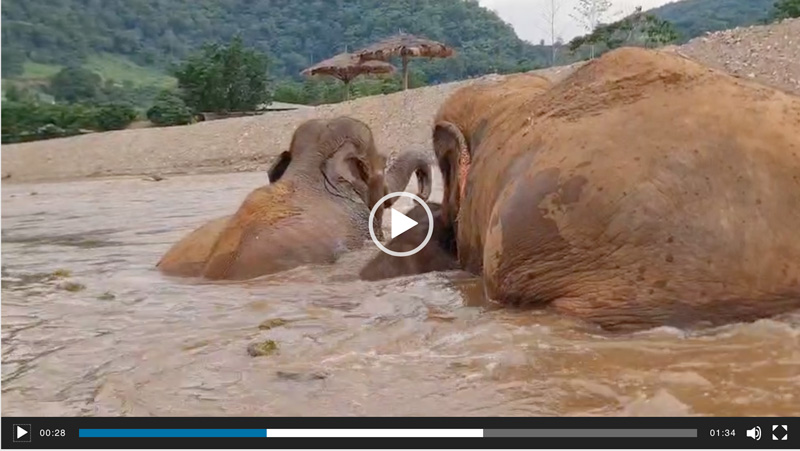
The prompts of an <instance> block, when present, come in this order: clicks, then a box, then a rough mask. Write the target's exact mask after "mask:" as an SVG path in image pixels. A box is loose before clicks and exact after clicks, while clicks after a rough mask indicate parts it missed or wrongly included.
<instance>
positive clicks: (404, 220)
mask: <svg viewBox="0 0 800 451" xmlns="http://www.w3.org/2000/svg"><path fill="white" fill-rule="evenodd" d="M395 197H408V198H409V199H412V200H413V201H414V202H416V203H418V204H420V205H422V208H424V209H425V213H426V214H427V215H428V224H429V226H428V234H427V235H426V236H425V240H423V241H422V243H420V245H419V246H417V247H415V248H414V249H411V250H410V251H406V252H396V251H393V250H390V249H387V248H386V246H384V245H383V243H381V242H380V241H379V240H378V238H377V237H376V236H375V230H374V229H373V226H372V223H373V221H374V219H375V213H377V211H378V209H379V208H382V206H383V203H384V202H386V201H387V200H389V199H392V198H395ZM391 210H392V212H391V216H390V219H391V229H392V232H391V237H392V239H394V238H396V237H398V236H399V235H401V234H403V233H404V232H407V231H409V230H411V229H413V228H414V227H415V226H416V225H417V224H419V223H418V222H417V221H415V220H413V219H411V218H409V217H408V216H406V215H404V214H403V213H400V212H399V211H397V210H395V209H394V208H391ZM432 225H433V214H432V213H431V209H430V208H429V207H428V204H426V203H425V201H423V200H422V199H420V198H419V197H418V196H416V195H415V194H411V193H407V192H405V191H399V192H396V193H389V194H387V195H385V196H383V197H382V198H381V200H379V201H378V202H377V203H376V204H375V206H374V207H372V211H371V212H370V213H369V234H370V236H371V237H372V241H374V242H375V245H376V246H378V249H380V250H382V251H383V252H386V253H387V254H389V255H392V256H394V257H408V256H411V255H414V254H416V253H417V252H419V251H421V250H422V249H423V248H424V247H425V245H426V244H428V241H430V240H431V236H433V226H432Z"/></svg>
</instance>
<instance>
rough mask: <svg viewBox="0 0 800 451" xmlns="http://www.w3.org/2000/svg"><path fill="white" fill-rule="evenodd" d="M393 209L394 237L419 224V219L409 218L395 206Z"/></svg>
mask: <svg viewBox="0 0 800 451" xmlns="http://www.w3.org/2000/svg"><path fill="white" fill-rule="evenodd" d="M391 210H392V239H395V237H397V236H398V235H400V234H402V233H403V232H406V231H408V229H410V228H412V227H414V226H415V225H417V224H419V223H418V222H417V221H415V220H413V219H411V218H409V217H408V216H406V215H404V214H403V213H400V212H399V211H397V210H395V209H394V208H392V209H391Z"/></svg>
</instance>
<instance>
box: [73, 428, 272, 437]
mask: <svg viewBox="0 0 800 451" xmlns="http://www.w3.org/2000/svg"><path fill="white" fill-rule="evenodd" d="M266 436H267V430H266V429H79V430H78V437H104V438H133V437H142V438H187V437H226V438H228V437H266Z"/></svg>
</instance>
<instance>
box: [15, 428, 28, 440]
mask: <svg viewBox="0 0 800 451" xmlns="http://www.w3.org/2000/svg"><path fill="white" fill-rule="evenodd" d="M27 433H28V431H26V430H25V429H22V428H21V427H19V426H17V438H21V437H24V436H25V434H27Z"/></svg>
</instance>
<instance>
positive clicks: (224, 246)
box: [156, 117, 432, 280]
mask: <svg viewBox="0 0 800 451" xmlns="http://www.w3.org/2000/svg"><path fill="white" fill-rule="evenodd" d="M428 154H429V152H427V153H426V152H420V151H411V152H405V153H403V154H401V155H400V156H398V157H397V158H395V159H394V160H393V161H392V162H391V165H390V166H389V167H388V169H387V168H386V157H385V156H384V155H382V154H381V153H379V152H378V150H377V149H376V147H375V143H374V140H373V137H372V132H371V130H370V129H369V127H368V126H367V125H366V124H364V123H363V122H361V121H359V120H357V119H353V118H350V117H338V118H334V119H331V120H321V119H313V120H309V121H306V122H304V123H303V124H301V125H300V126H299V127H298V128H297V129H296V130H295V132H294V135H293V137H292V141H291V144H290V147H289V150H288V151H284V152H282V153H281V154H280V156H279V157H278V158H277V159H276V161H275V162H274V163H273V164H272V165H271V167H270V168H269V170H268V177H269V181H270V183H269V184H268V185H265V186H262V187H259V188H257V189H255V190H253V191H252V192H251V193H250V194H249V195H248V196H247V197H246V198H245V200H244V202H243V203H242V204H241V205H240V207H239V209H238V210H237V211H236V213H235V214H233V215H231V216H224V217H220V218H216V219H214V220H212V221H210V222H208V223H206V224H205V225H203V226H201V227H200V228H198V229H196V230H194V231H193V232H191V233H190V234H189V235H188V236H186V237H184V238H183V239H182V240H180V241H179V242H178V243H176V244H175V245H173V246H172V248H170V249H169V250H168V251H167V253H166V254H165V255H164V256H163V257H162V258H161V260H160V261H159V262H158V264H157V265H156V266H157V268H158V269H159V270H160V271H161V272H162V273H164V274H166V275H171V276H185V277H203V278H206V279H211V280H244V279H251V278H254V277H258V276H262V275H266V274H272V273H275V272H280V271H284V270H288V269H292V268H294V267H297V266H300V265H303V264H312V263H332V262H334V261H335V260H337V258H338V257H339V256H340V255H341V254H342V253H344V252H346V251H349V250H353V249H356V248H359V247H361V246H362V245H363V243H364V242H365V240H366V239H369V228H368V225H367V222H368V218H369V213H370V210H371V209H372V207H373V206H374V205H375V204H376V203H377V202H378V201H379V200H380V198H382V197H383V196H384V195H386V194H388V193H389V192H393V191H402V190H403V189H405V187H406V185H407V184H408V181H409V179H410V178H411V175H412V174H415V175H416V176H417V182H418V185H419V196H420V197H422V198H425V199H427V197H428V196H429V195H430V191H431V186H432V178H431V172H430V171H431V165H432V159H431V158H430V157H429V156H428ZM393 201H394V199H392V200H389V201H386V202H385V203H384V204H383V205H382V208H380V209H378V213H376V223H377V224H378V225H379V224H380V220H381V214H380V212H382V210H383V208H388V207H389V206H391V204H392V203H393ZM375 231H376V232H378V231H380V227H376V228H375Z"/></svg>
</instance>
